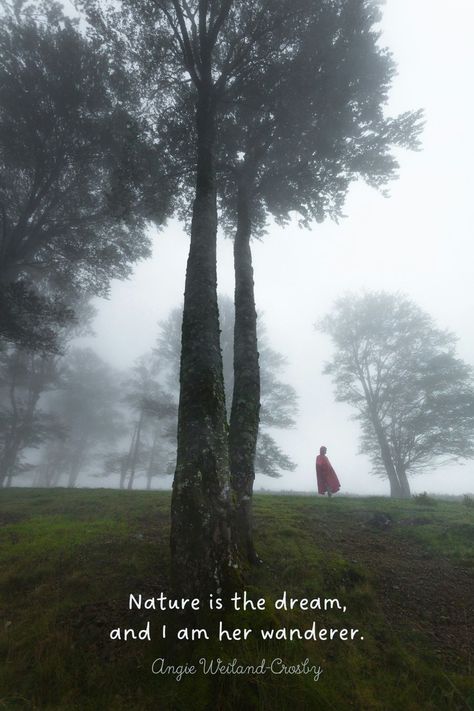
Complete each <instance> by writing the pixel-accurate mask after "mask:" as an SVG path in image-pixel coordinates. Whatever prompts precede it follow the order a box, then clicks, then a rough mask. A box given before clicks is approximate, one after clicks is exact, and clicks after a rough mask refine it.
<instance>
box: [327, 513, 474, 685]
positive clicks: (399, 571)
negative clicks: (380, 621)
mask: <svg viewBox="0 0 474 711" xmlns="http://www.w3.org/2000/svg"><path fill="white" fill-rule="evenodd" d="M419 523H420V525H422V522H421V521H420V522H419ZM423 523H424V522H423ZM413 525H415V524H413ZM400 527H401V526H400V523H398V524H397V523H393V522H392V523H387V525H385V526H382V525H380V526H374V525H372V524H371V521H370V520H367V521H363V522H360V521H359V522H357V523H354V522H351V523H349V524H348V522H347V519H343V518H342V517H341V518H339V517H337V520H336V519H335V517H331V524H330V527H329V525H326V523H325V522H324V521H321V522H320V523H319V524H318V528H320V529H321V530H320V533H323V531H324V533H325V534H326V535H325V536H324V537H325V539H326V540H325V544H324V545H325V547H328V548H329V549H330V550H331V549H332V550H334V552H338V553H340V554H341V555H343V556H344V558H346V559H347V560H348V561H350V562H352V563H354V564H355V565H356V564H361V565H362V566H363V567H364V568H365V569H366V570H367V571H368V572H369V575H370V577H371V579H372V581H373V584H374V587H375V590H376V593H377V597H378V599H379V603H380V605H381V607H382V610H383V612H384V615H385V617H386V619H387V621H388V623H389V624H390V626H391V627H392V628H393V629H394V630H395V631H396V630H401V629H405V630H409V631H411V632H415V633H421V634H422V635H424V636H425V637H426V640H427V644H429V646H430V647H431V648H432V649H433V651H434V652H435V654H436V656H438V657H441V658H443V660H444V662H445V664H446V665H447V666H449V667H453V668H457V670H458V671H459V672H460V673H467V674H470V673H472V666H473V661H474V625H473V619H474V573H473V571H472V570H469V569H467V568H463V567H461V566H458V565H455V564H454V563H452V562H451V561H450V560H448V559H446V558H443V557H441V556H437V555H435V554H433V553H431V552H429V551H428V550H427V549H426V548H424V547H423V546H422V545H420V544H419V543H414V542H412V541H408V540H404V539H403V537H402V536H400V535H398V533H399V531H400ZM402 528H403V527H402ZM323 535H324V534H323Z"/></svg>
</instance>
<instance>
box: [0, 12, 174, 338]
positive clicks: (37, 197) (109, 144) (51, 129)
mask: <svg viewBox="0 0 474 711" xmlns="http://www.w3.org/2000/svg"><path fill="white" fill-rule="evenodd" d="M134 98H136V94H135V89H134V87H133V85H132V83H131V82H130V80H129V79H128V78H127V75H126V73H125V72H124V71H121V70H120V67H118V66H116V65H115V64H114V63H113V58H111V57H108V56H107V55H106V54H105V53H103V52H101V51H100V47H99V46H98V45H94V43H93V42H92V41H89V40H87V39H86V38H85V37H84V36H83V35H82V34H81V33H80V32H79V30H78V28H77V26H76V25H75V23H74V22H73V21H72V20H71V19H70V18H68V17H67V16H65V15H64V14H63V12H62V10H61V8H60V6H59V5H57V4H55V3H46V4H45V5H40V6H35V7H32V6H28V5H24V6H22V5H21V4H16V5H15V6H14V8H13V9H12V8H11V7H10V6H9V5H8V4H7V3H2V25H1V29H0V172H1V179H0V300H1V306H2V318H1V319H0V329H1V335H3V337H4V338H7V339H9V340H13V341H16V342H18V341H20V342H21V341H22V339H23V340H24V338H23V334H24V333H26V332H27V331H28V326H29V327H30V330H31V331H32V332H33V333H35V332H36V331H37V330H38V327H37V321H38V319H39V318H40V319H41V318H42V317H43V316H44V315H49V316H50V317H51V318H52V319H54V317H55V316H56V315H59V316H61V313H60V312H59V311H58V308H59V307H58V304H57V302H58V300H59V301H66V304H67V296H66V297H65V295H70V294H73V295H74V296H75V297H77V295H78V294H84V293H88V294H101V295H103V294H105V293H106V292H107V288H108V284H109V281H110V279H112V278H124V277H125V276H127V275H128V274H129V273H130V268H131V264H132V263H133V262H135V261H136V260H137V259H141V258H143V257H146V256H148V255H149V253H150V242H149V236H148V235H147V233H146V231H145V229H144V228H145V220H146V219H155V220H156V221H157V222H161V221H162V220H163V219H164V217H165V215H166V212H167V210H168V205H169V200H170V193H169V191H167V190H166V188H165V187H164V186H165V183H166V181H165V180H164V178H163V174H164V172H165V167H164V163H165V160H164V157H163V152H162V150H161V148H160V146H159V145H158V143H152V142H151V141H149V137H148V135H147V134H146V132H145V131H144V130H143V127H142V126H141V125H140V120H139V118H138V117H137V116H135V115H134V114H133V111H132V107H133V105H134ZM166 184H167V183H166ZM147 186H148V187H151V190H152V192H153V201H150V200H149V197H150V193H149V192H148V193H147ZM38 286H41V289H40V290H38ZM13 311H14V312H15V313H13ZM15 324H17V325H15Z"/></svg>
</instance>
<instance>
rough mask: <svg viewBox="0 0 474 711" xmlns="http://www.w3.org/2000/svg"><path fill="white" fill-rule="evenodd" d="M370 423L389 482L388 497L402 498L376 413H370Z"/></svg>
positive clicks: (398, 481) (388, 449) (388, 448)
mask: <svg viewBox="0 0 474 711" xmlns="http://www.w3.org/2000/svg"><path fill="white" fill-rule="evenodd" d="M372 423H373V425H374V428H375V433H376V435H377V440H378V443H379V447H380V454H381V457H382V462H383V464H384V467H385V471H386V472H387V477H388V480H389V482H390V496H391V497H392V498H393V499H401V498H403V497H402V487H401V486H400V480H399V478H398V475H397V472H396V469H395V465H394V463H393V459H392V455H391V453H390V447H389V444H388V442H387V437H386V436H385V432H384V430H383V427H382V425H381V423H380V421H379V418H378V415H377V413H374V412H372Z"/></svg>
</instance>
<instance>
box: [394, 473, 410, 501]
mask: <svg viewBox="0 0 474 711" xmlns="http://www.w3.org/2000/svg"><path fill="white" fill-rule="evenodd" d="M397 475H398V481H399V482H400V496H401V498H402V499H409V498H410V497H411V491H410V484H409V483H408V477H407V473H406V469H405V467H403V466H398V467H397Z"/></svg>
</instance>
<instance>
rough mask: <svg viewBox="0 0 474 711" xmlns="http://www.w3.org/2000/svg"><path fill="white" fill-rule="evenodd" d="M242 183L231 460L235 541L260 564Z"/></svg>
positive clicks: (254, 378) (254, 364)
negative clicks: (256, 534) (255, 527)
mask: <svg viewBox="0 0 474 711" xmlns="http://www.w3.org/2000/svg"><path fill="white" fill-rule="evenodd" d="M249 187H250V183H249V182H247V181H244V180H242V179H241V180H240V182H239V186H238V195H237V231H236V235H235V240H234V269H235V326H234V391H233V395H232V410H231V415H230V432H229V455H230V472H231V485H232V491H233V495H234V509H233V525H232V532H233V535H234V540H235V542H236V544H237V546H238V548H239V550H240V551H241V552H242V554H243V555H245V556H246V557H247V559H248V560H249V561H250V562H251V563H255V562H257V561H258V556H257V555H256V553H255V548H254V544H253V533H252V493H253V483H254V479H255V452H256V447H257V436H258V424H259V411H260V371H259V364H258V347H257V313H256V310H255V298H254V282H253V268H252V253H251V249H250V236H251V229H252V226H251V219H250V210H249V194H248V189H249Z"/></svg>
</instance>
